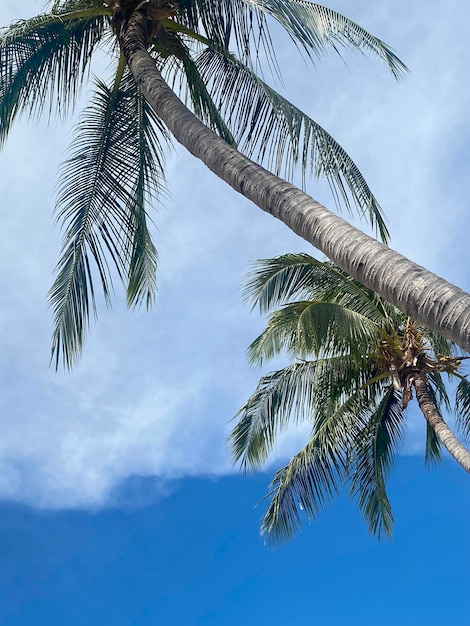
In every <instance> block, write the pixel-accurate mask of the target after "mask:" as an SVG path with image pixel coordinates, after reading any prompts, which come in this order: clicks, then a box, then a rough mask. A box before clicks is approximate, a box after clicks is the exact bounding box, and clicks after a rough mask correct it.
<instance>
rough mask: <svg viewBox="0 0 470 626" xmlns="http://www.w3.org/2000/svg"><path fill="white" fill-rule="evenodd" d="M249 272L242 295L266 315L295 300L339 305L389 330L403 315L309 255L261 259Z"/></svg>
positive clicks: (324, 262) (332, 267) (335, 269)
mask: <svg viewBox="0 0 470 626" xmlns="http://www.w3.org/2000/svg"><path fill="white" fill-rule="evenodd" d="M253 265H254V267H255V269H254V270H252V271H251V272H249V273H248V275H247V281H246V283H245V286H244V289H243V292H242V295H243V297H244V299H245V300H247V301H248V302H251V303H252V304H253V307H255V306H257V305H258V306H259V308H260V311H261V312H262V313H265V312H267V311H270V310H272V309H273V308H274V307H276V306H278V305H280V304H284V303H285V302H288V301H289V300H291V299H293V298H300V299H311V300H322V301H325V302H336V303H338V304H341V305H342V306H343V307H347V308H350V309H351V310H353V311H355V312H356V313H359V314H360V315H363V316H365V317H367V318H368V319H369V320H370V321H371V322H375V323H376V324H377V325H378V326H384V327H385V328H388V327H390V326H392V327H393V325H394V324H396V323H397V314H398V315H399V316H400V319H401V316H402V314H401V313H399V312H398V311H397V309H395V307H392V305H388V303H385V302H384V301H383V299H382V298H380V297H379V296H377V294H374V293H373V292H372V291H370V290H369V289H366V288H365V287H364V286H363V285H361V284H360V283H358V282H357V281H355V280H353V279H352V278H351V277H350V276H349V275H348V274H346V273H345V272H343V271H342V270H340V269H339V268H338V267H337V266H335V265H334V264H333V263H330V262H328V261H319V260H318V259H315V258H314V257H312V256H310V255H308V254H285V255H282V256H279V257H275V258H273V259H261V260H259V261H256V262H255V263H254V264H253Z"/></svg>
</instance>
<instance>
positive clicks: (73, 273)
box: [50, 79, 163, 367]
mask: <svg viewBox="0 0 470 626" xmlns="http://www.w3.org/2000/svg"><path fill="white" fill-rule="evenodd" d="M118 82H119V81H118ZM149 114H150V112H149V110H148V108H147V106H146V105H145V104H144V103H143V101H142V98H141V96H140V94H138V92H137V91H136V88H135V85H133V81H132V80H130V79H129V80H128V81H127V84H126V83H124V85H123V88H118V87H117V86H115V88H114V89H113V90H110V89H109V88H108V87H106V85H104V84H103V83H101V82H98V83H97V88H96V92H95V96H94V98H93V101H92V106H91V107H89V108H88V109H87V110H86V111H85V113H84V114H83V116H82V119H81V121H80V123H79V125H78V127H77V133H76V137H75V140H74V142H73V144H72V148H71V156H70V158H69V159H68V161H66V162H65V164H64V165H63V168H62V172H61V183H60V187H59V196H58V203H57V219H58V220H60V221H61V222H62V224H63V225H64V226H66V230H65V234H64V243H63V251H62V257H61V259H60V261H59V264H58V266H57V278H56V281H55V283H54V285H53V287H52V289H51V291H50V303H51V306H52V309H53V313H54V320H55V326H54V334H53V343H52V358H55V362H56V365H57V364H58V362H59V359H60V356H61V355H62V359H63V362H64V365H66V366H67V367H71V365H72V363H73V361H74V360H75V359H76V358H77V356H78V354H79V353H80V350H81V347H82V343H83V339H84V335H85V333H86V329H87V326H88V319H89V306H90V303H91V304H92V306H93V307H94V306H95V305H94V303H95V296H94V289H93V280H92V271H91V264H90V260H91V259H93V260H94V262H95V265H96V267H97V270H98V273H99V276H100V280H101V284H102V288H103V292H104V297H105V299H106V301H107V302H109V301H110V294H111V291H112V277H111V273H110V269H109V266H108V264H109V261H111V262H112V263H113V264H114V266H115V267H116V269H117V272H118V275H119V276H120V277H121V279H122V280H123V281H124V282H127V283H128V302H129V304H133V303H135V304H137V303H139V302H140V301H141V300H143V299H146V301H147V304H149V303H150V302H151V299H152V298H153V290H154V277H155V262H156V253H155V249H154V247H153V244H152V243H151V240H150V238H149V234H148V230H147V226H146V213H145V208H144V205H143V201H145V200H147V199H148V198H149V197H150V196H151V195H152V193H153V192H154V191H155V190H158V184H159V181H161V180H162V176H163V172H162V158H161V144H160V142H159V139H158V137H157V135H156V133H155V131H154V129H153V127H152V125H151V123H150V121H149ZM152 115H153V114H152Z"/></svg>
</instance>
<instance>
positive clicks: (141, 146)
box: [123, 74, 169, 308]
mask: <svg viewBox="0 0 470 626" xmlns="http://www.w3.org/2000/svg"><path fill="white" fill-rule="evenodd" d="M123 89H124V92H125V94H126V97H127V98H128V99H129V100H130V102H131V103H132V106H133V108H134V112H133V116H134V120H135V129H134V134H133V136H132V138H131V143H133V146H131V147H130V149H131V150H133V151H134V155H135V158H136V159H138V161H139V163H138V166H137V176H136V180H135V185H134V187H133V188H132V190H131V196H130V198H129V200H128V204H127V211H128V214H129V217H130V219H131V221H132V228H131V229H130V233H129V236H128V237H127V245H128V249H127V250H126V251H125V258H127V259H128V260H129V261H128V277H127V303H128V306H139V305H140V304H141V303H142V302H144V301H145V304H146V307H147V308H149V307H150V306H151V305H152V303H153V300H154V298H155V292H156V268H157V258H158V256H157V251H156V249H155V246H154V244H153V241H152V238H151V236H150V232H149V230H148V226H147V213H146V209H145V207H146V205H148V204H149V203H151V202H152V200H153V199H155V198H159V197H161V196H162V195H163V193H164V186H163V184H164V157H163V155H164V145H163V143H162V139H163V141H165V142H167V141H169V137H168V135H167V131H166V129H165V128H164V126H163V124H162V123H161V121H160V120H159V118H158V117H157V116H156V115H155V113H154V111H153V109H152V108H151V107H150V106H149V104H148V103H147V101H146V100H145V98H144V97H143V96H142V94H141V93H140V92H139V90H138V89H137V86H136V84H135V82H134V80H133V78H131V76H130V74H127V75H126V76H125V77H124V81H123ZM130 113H131V114H132V111H130ZM157 131H158V132H157Z"/></svg>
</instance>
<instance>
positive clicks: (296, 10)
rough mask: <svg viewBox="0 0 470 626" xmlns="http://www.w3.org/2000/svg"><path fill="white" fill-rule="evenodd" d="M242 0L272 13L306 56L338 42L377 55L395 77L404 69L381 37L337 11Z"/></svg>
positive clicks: (301, 1)
mask: <svg viewBox="0 0 470 626" xmlns="http://www.w3.org/2000/svg"><path fill="white" fill-rule="evenodd" d="M244 1H245V2H246V4H247V5H248V6H250V7H253V8H256V9H257V10H259V11H262V12H264V13H266V14H268V15H271V16H272V17H274V19H276V20H277V21H278V22H279V23H280V24H281V25H282V26H283V27H284V28H285V30H286V31H287V32H288V33H289V35H290V36H291V38H292V40H293V41H294V43H295V44H296V45H298V46H299V47H302V48H303V49H304V50H305V52H306V53H307V55H308V56H309V57H310V58H312V57H317V58H321V57H322V55H323V54H324V52H325V49H326V48H327V47H328V46H333V47H335V48H336V44H340V45H342V46H345V47H349V48H352V49H354V50H359V51H361V52H367V53H371V54H375V55H377V56H379V57H380V58H381V59H382V60H383V61H385V63H386V64H387V65H388V67H389V69H390V71H391V72H392V74H393V76H395V78H397V79H398V78H401V77H403V75H404V74H405V73H406V72H407V67H406V65H405V64H404V63H403V62H402V61H400V59H399V58H398V57H397V56H396V54H395V53H394V52H393V51H392V50H391V49H390V48H389V47H388V46H387V45H386V44H385V43H384V42H383V41H381V40H380V39H378V38H377V37H374V36H373V35H371V34H370V33H368V32H367V31H366V30H365V29H364V28H362V27H361V26H359V24H357V23H356V22H354V21H353V20H350V19H349V18H347V17H345V16H344V15H341V14H340V13H338V12H337V11H333V10H332V9H329V8H327V7H324V6H321V5H319V4H315V3H313V2H306V1H305V0H244Z"/></svg>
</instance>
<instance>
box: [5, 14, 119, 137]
mask: <svg viewBox="0 0 470 626" xmlns="http://www.w3.org/2000/svg"><path fill="white" fill-rule="evenodd" d="M106 27H107V18H106V17H105V16H103V15H96V16H91V17H82V18H80V19H79V18H74V19H70V20H65V19H64V17H63V16H59V17H56V16H53V17H51V16H50V15H43V16H39V17H36V18H33V19H31V20H27V21H23V22H17V23H15V24H13V25H12V26H10V27H9V28H7V29H5V30H4V31H2V32H1V34H0V144H1V143H3V142H4V141H5V139H6V137H7V134H8V131H9V129H10V126H11V123H12V122H13V120H14V119H15V117H16V116H17V115H18V114H20V113H22V112H26V113H28V114H29V115H39V114H40V113H41V112H42V111H43V110H44V109H47V110H48V111H49V113H50V112H51V111H52V110H56V111H57V112H58V113H59V114H65V113H66V112H67V110H68V108H69V106H70V105H73V104H74V102H75V100H76V97H77V94H78V91H79V88H80V86H81V84H82V81H83V79H84V77H85V76H86V73H87V68H88V65H89V62H90V58H91V55H92V53H93V52H94V50H95V48H96V46H97V44H98V43H99V41H100V40H101V38H102V36H103V33H104V31H105V29H106Z"/></svg>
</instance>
